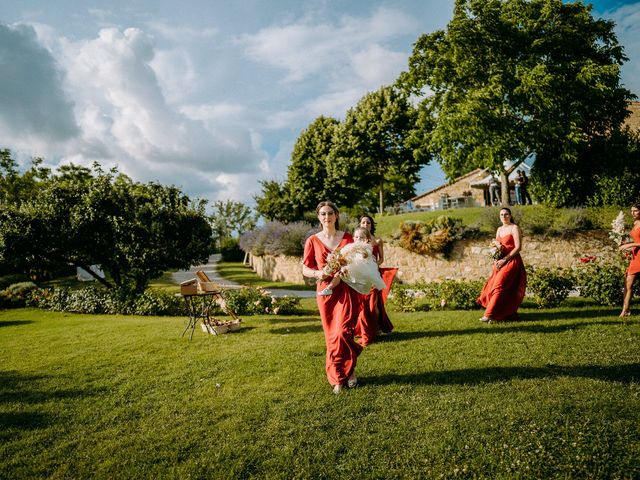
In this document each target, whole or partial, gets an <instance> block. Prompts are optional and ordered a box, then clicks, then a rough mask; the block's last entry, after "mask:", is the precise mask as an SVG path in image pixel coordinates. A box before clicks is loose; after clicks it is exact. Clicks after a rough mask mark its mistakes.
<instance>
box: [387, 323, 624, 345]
mask: <svg viewBox="0 0 640 480" xmlns="http://www.w3.org/2000/svg"><path fill="white" fill-rule="evenodd" d="M624 323H625V322H621V321H612V322H579V323H566V324H563V325H526V324H523V323H522V322H513V323H502V324H492V325H482V326H478V327H477V328H466V329H461V330H435V331H424V330H422V331H417V332H399V331H393V332H392V333H390V334H388V335H383V336H381V337H379V339H378V341H379V342H398V341H404V340H415V339H417V338H430V337H447V336H449V335H472V334H476V333H481V334H495V333H562V332H566V331H568V330H575V329H576V328H587V327H592V326H595V325H624Z"/></svg>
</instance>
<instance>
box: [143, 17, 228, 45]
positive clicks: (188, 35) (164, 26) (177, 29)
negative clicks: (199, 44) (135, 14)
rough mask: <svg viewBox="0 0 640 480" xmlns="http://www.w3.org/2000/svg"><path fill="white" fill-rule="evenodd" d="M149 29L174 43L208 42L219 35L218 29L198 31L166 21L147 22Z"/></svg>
mask: <svg viewBox="0 0 640 480" xmlns="http://www.w3.org/2000/svg"><path fill="white" fill-rule="evenodd" d="M147 25H148V27H149V28H150V29H151V30H152V31H154V32H157V33H158V34H159V35H161V36H163V37H164V38H166V39H167V40H170V41H172V42H174V43H187V42H193V41H198V40H207V39H210V38H213V37H215V36H216V35H218V29H217V28H211V27H209V28H202V29H197V28H193V27H190V26H188V25H175V24H174V23H169V22H165V21H151V22H147Z"/></svg>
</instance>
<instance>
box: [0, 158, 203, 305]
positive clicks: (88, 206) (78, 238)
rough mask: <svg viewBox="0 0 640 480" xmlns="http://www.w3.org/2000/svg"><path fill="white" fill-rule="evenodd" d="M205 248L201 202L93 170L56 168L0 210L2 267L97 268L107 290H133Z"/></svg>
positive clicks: (192, 260)
mask: <svg viewBox="0 0 640 480" xmlns="http://www.w3.org/2000/svg"><path fill="white" fill-rule="evenodd" d="M210 243H211V227H210V226H209V224H208V221H207V217H206V215H205V212H204V203H203V202H198V203H193V202H191V201H190V199H189V198H188V197H187V196H185V195H183V194H182V192H181V191H180V190H179V189H178V188H176V187H173V186H170V187H167V186H163V185H159V184H156V183H148V184H141V183H134V182H132V181H131V180H130V179H129V178H128V177H126V176H124V175H121V174H118V173H117V170H115V169H113V170H111V171H110V172H108V173H107V172H104V171H102V170H101V169H100V167H99V166H97V165H95V166H94V169H93V171H92V170H90V169H87V168H83V167H75V166H63V167H60V169H59V170H58V172H57V175H53V176H51V177H50V178H48V179H47V180H46V181H43V182H42V183H41V185H40V186H39V189H38V194H37V195H33V196H32V197H30V198H28V199H24V200H23V202H22V203H21V204H20V205H19V206H5V207H4V208H0V262H5V263H7V264H10V265H12V266H13V267H15V268H20V269H22V270H23V271H35V272H42V271H49V270H51V271H55V270H57V269H61V268H66V267H67V265H69V264H71V265H73V266H75V267H82V268H84V269H85V270H87V271H89V269H90V265H100V267H101V268H102V270H103V271H104V272H105V273H106V274H107V278H106V279H98V280H99V281H100V282H101V283H103V284H104V285H105V286H107V287H110V288H117V289H124V290H129V291H133V292H138V293H141V292H142V291H144V289H145V287H146V286H147V284H148V282H149V280H150V279H152V278H157V277H158V276H160V275H161V274H162V272H164V271H165V270H168V269H185V268H188V267H189V266H191V265H193V264H197V263H200V262H203V261H205V260H206V259H207V258H208V256H209V252H210Z"/></svg>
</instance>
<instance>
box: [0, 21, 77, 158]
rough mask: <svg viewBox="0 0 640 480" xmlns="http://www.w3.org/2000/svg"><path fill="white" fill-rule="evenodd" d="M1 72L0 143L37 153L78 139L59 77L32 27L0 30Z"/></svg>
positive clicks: (1, 26) (68, 101)
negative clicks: (75, 138) (10, 144)
mask: <svg viewBox="0 0 640 480" xmlns="http://www.w3.org/2000/svg"><path fill="white" fill-rule="evenodd" d="M0 71H1V72H2V74H0V92H2V96H1V100H0V106H1V108H0V137H2V138H4V139H13V143H14V147H15V148H29V147H31V148H36V149H37V148H44V146H45V145H47V144H50V143H55V144H59V143H61V142H64V141H67V140H68V139H70V138H73V137H74V136H75V135H77V133H78V126H77V125H76V120H75V118H74V114H73V103H72V101H71V100H70V99H69V97H67V95H66V94H65V92H64V90H63V86H62V85H63V82H64V74H63V71H62V69H61V68H60V66H59V65H58V63H57V62H56V60H55V58H54V57H53V56H52V55H51V53H50V52H49V51H48V50H47V49H45V48H44V47H42V45H40V44H39V43H38V41H37V37H36V32H35V30H34V29H33V28H32V27H30V26H26V25H16V26H13V27H10V26H6V25H1V24H0ZM5 141H6V140H5Z"/></svg>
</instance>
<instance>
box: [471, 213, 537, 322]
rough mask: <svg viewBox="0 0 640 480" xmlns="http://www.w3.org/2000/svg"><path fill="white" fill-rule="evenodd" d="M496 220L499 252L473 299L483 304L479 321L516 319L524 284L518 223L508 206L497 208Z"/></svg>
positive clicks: (524, 288) (524, 277)
mask: <svg viewBox="0 0 640 480" xmlns="http://www.w3.org/2000/svg"><path fill="white" fill-rule="evenodd" d="M500 221H501V222H502V226H500V227H499V228H498V230H497V231H496V241H497V242H499V243H500V245H501V249H500V251H501V255H500V257H499V258H498V259H497V260H495V261H494V264H493V269H492V272H491V276H490V277H489V280H487V283H485V285H484V287H483V288H482V293H481V294H480V296H479V297H478V300H477V302H478V303H479V304H480V305H482V306H483V307H484V308H485V312H484V315H483V316H482V318H481V319H480V321H481V322H487V323H491V322H500V321H503V320H513V319H516V318H517V316H518V308H519V307H520V305H521V304H522V300H523V299H524V293H525V290H526V288H527V273H526V271H525V269H524V263H523V262H522V257H520V249H521V248H522V235H521V233H520V227H518V225H516V224H515V223H514V222H513V218H512V216H511V210H510V209H508V208H502V209H501V210H500Z"/></svg>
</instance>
